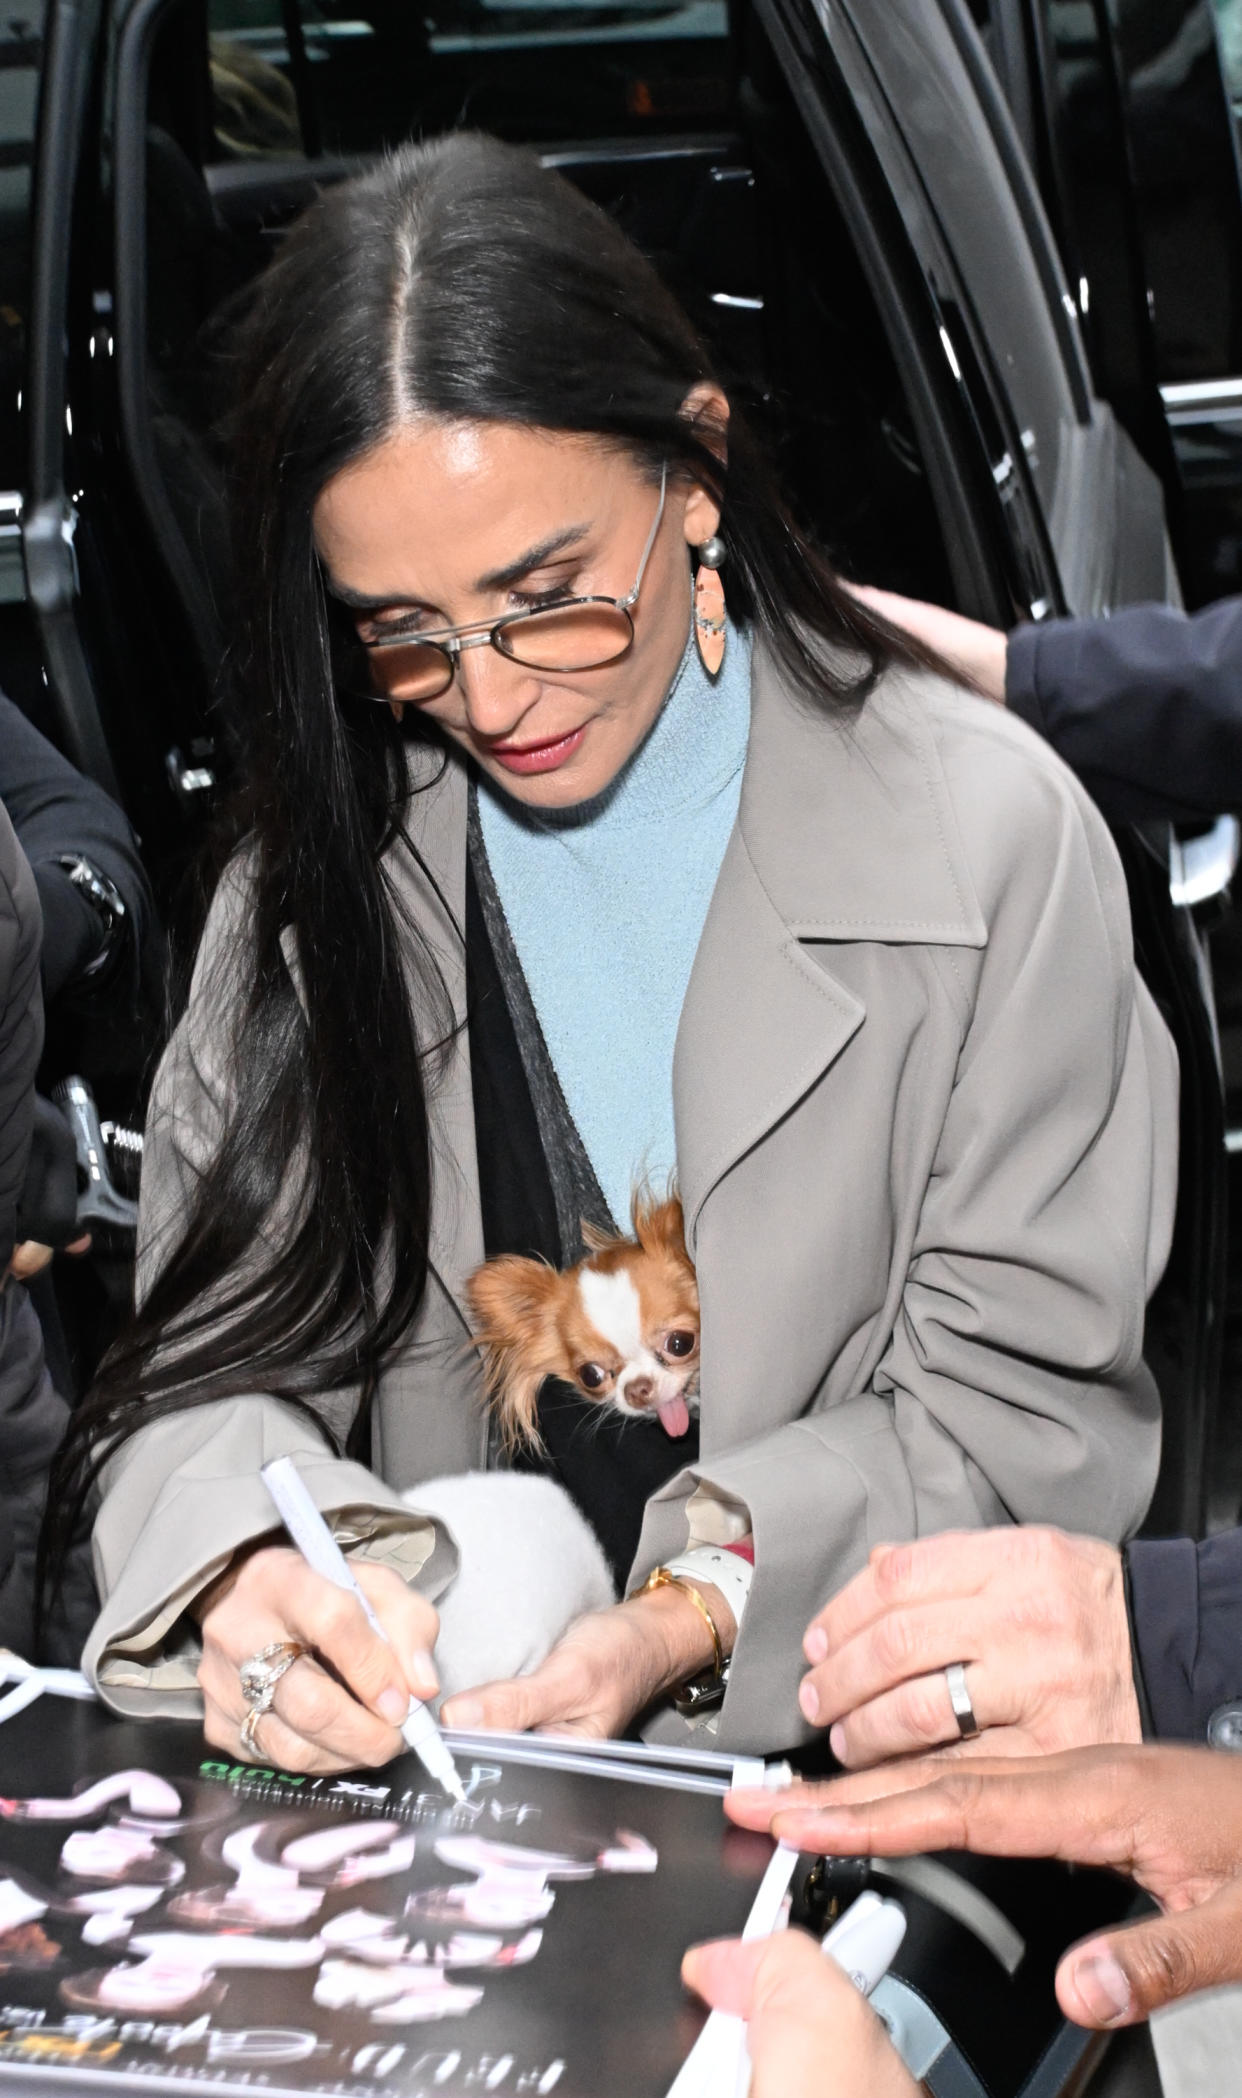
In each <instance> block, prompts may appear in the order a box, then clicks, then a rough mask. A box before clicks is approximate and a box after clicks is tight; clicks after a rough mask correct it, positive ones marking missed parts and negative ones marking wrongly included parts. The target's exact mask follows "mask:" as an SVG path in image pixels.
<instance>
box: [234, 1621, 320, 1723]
mask: <svg viewBox="0 0 1242 2098" xmlns="http://www.w3.org/2000/svg"><path fill="white" fill-rule="evenodd" d="M305 1652H306V1648H305V1647H304V1646H303V1645H302V1643H301V1641H300V1640H298V1639H277V1640H274V1641H273V1643H272V1645H271V1646H265V1647H262V1648H261V1649H260V1651H259V1652H258V1653H257V1654H251V1656H250V1659H249V1660H248V1661H243V1662H242V1665H241V1667H240V1668H239V1670H238V1674H239V1676H240V1677H241V1686H242V1696H243V1697H244V1698H245V1700H246V1703H247V1704H248V1705H249V1707H250V1710H251V1712H252V1713H254V1714H255V1716H256V1717H261V1716H262V1714H263V1713H264V1712H270V1711H271V1708H272V1700H273V1698H274V1697H275V1695H276V1685H277V1683H278V1682H279V1681H280V1679H281V1677H282V1675H287V1674H288V1672H289V1670H290V1669H291V1668H292V1666H293V1664H294V1662H295V1661H300V1660H301V1658H302V1655H303V1654H304V1653H305Z"/></svg>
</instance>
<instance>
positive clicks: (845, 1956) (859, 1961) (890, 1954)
mask: <svg viewBox="0 0 1242 2098" xmlns="http://www.w3.org/2000/svg"><path fill="white" fill-rule="evenodd" d="M905 1934H906V1912H905V1910H904V1909H903V1908H902V1906H901V1904H900V1902H896V1901H885V1899H884V1897H883V1895H880V1894H875V1893H873V1892H872V1890H871V1889H870V1888H868V1889H867V1891H866V1892H865V1893H863V1894H860V1895H859V1896H858V1899H857V1900H856V1901H853V1902H851V1903H850V1906H849V1908H848V1909H847V1910H846V1911H845V1914H844V1915H843V1916H838V1918H837V1920H836V1922H835V1923H834V1924H833V1926H832V1929H831V1930H830V1931H829V1932H828V1934H827V1936H826V1937H825V1938H823V1939H822V1940H821V1943H820V1948H819V1949H820V1951H821V1952H822V1953H824V1954H825V1956H826V1957H827V1958H828V1959H830V1960H833V1961H835V1963H836V1965H837V1966H838V1967H840V1969H841V1971H842V1973H843V1974H848V1975H849V1978H850V1980H851V1981H852V1982H853V1984H854V1987H855V1988H856V1989H857V1990H858V1992H859V1994H860V1995H862V1996H870V1994H871V1992H872V1990H873V1989H875V1988H878V1986H879V1984H880V1983H881V1982H882V1981H883V1979H884V1976H885V1975H886V1974H887V1973H888V1970H889V1968H890V1967H891V1966H892V1964H893V1961H894V1960H895V1959H896V1957H897V1951H898V1947H899V1946H900V1944H901V1941H902V1939H903V1938H904V1937H905Z"/></svg>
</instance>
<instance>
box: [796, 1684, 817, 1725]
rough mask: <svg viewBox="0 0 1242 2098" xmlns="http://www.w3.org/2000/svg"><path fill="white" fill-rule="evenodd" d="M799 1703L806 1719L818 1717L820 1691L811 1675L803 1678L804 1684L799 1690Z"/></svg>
mask: <svg viewBox="0 0 1242 2098" xmlns="http://www.w3.org/2000/svg"><path fill="white" fill-rule="evenodd" d="M798 1703H799V1704H800V1705H801V1707H802V1716H803V1718H804V1719H811V1720H814V1719H817V1718H818V1716H819V1692H818V1690H817V1689H816V1688H815V1685H814V1683H813V1682H812V1681H811V1679H810V1677H809V1676H806V1677H805V1678H804V1679H803V1682H802V1685H801V1687H800V1689H799V1691H798Z"/></svg>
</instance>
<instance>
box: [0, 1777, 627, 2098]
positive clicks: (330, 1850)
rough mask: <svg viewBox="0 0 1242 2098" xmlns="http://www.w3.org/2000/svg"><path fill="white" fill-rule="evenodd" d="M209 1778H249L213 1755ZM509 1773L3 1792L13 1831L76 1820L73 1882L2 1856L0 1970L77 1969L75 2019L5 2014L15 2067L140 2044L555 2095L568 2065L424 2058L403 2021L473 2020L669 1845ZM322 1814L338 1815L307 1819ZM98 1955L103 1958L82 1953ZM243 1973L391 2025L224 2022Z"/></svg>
mask: <svg viewBox="0 0 1242 2098" xmlns="http://www.w3.org/2000/svg"><path fill="white" fill-rule="evenodd" d="M200 1775H201V1776H204V1777H207V1778H209V1779H218V1778H220V1777H224V1776H227V1777H229V1778H232V1777H233V1771H232V1767H231V1766H228V1765H215V1764H207V1765H204V1766H203V1767H202V1770H201V1772H200ZM504 1777H505V1773H504V1772H503V1771H502V1769H501V1768H500V1767H499V1766H496V1765H490V1764H476V1765H475V1766H474V1767H473V1769H472V1770H471V1772H470V1780H469V1783H468V1785H467V1788H466V1790H467V1797H466V1801H465V1804H464V1805H457V1806H448V1805H447V1804H446V1803H445V1801H444V1800H443V1799H441V1798H439V1797H438V1796H437V1795H435V1794H434V1793H431V1794H428V1793H412V1792H405V1793H398V1792H394V1791H393V1790H392V1789H391V1788H388V1787H384V1786H376V1785H368V1784H362V1783H355V1782H354V1781H352V1780H335V1781H332V1780H328V1781H325V1780H308V1781H297V1780H294V1779H285V1780H282V1778H281V1774H280V1773H276V1772H264V1771H260V1772H258V1773H257V1774H255V1773H251V1772H249V1771H243V1772H242V1773H241V1780H242V1781H240V1782H238V1781H235V1782H231V1783H228V1784H225V1785H220V1787H219V1789H218V1790H217V1789H215V1788H213V1787H211V1786H207V1787H197V1788H194V1791H193V1796H192V1798H191V1799H190V1801H189V1802H188V1803H187V1801H186V1800H185V1799H183V1796H182V1792H181V1790H179V1789H178V1787H177V1786H176V1785H173V1784H171V1783H169V1781H168V1780H167V1779H165V1778H162V1777H159V1776H157V1775H156V1774H155V1773H154V1772H152V1771H148V1770H141V1769H132V1770H124V1771H119V1772H116V1773H114V1774H112V1775H110V1776H108V1777H105V1778H101V1779H99V1780H97V1781H96V1782H94V1783H90V1784H87V1785H86V1786H84V1787H83V1788H82V1789H81V1790H79V1791H78V1792H76V1793H74V1794H71V1795H69V1796H67V1797H64V1798H27V1799H4V1800H0V1823H8V1824H12V1825H21V1824H28V1823H30V1824H48V1825H51V1826H55V1825H57V1824H66V1825H67V1827H66V1834H65V1838H64V1841H63V1844H62V1845H61V1848H60V1852H59V1859H58V1870H57V1873H56V1878H55V1883H54V1884H50V1885H44V1884H41V1883H40V1882H39V1881H37V1880H36V1879H35V1878H34V1877H33V1876H32V1874H31V1873H30V1872H29V1871H26V1870H24V1869H22V1868H20V1867H19V1866H18V1865H16V1864H15V1863H12V1862H7V1861H3V1860H0V1972H3V1973H9V1974H18V1973H21V1972H23V1971H25V1972H40V1971H43V1972H48V1973H49V1977H50V1976H51V1974H52V1973H55V1972H57V1970H58V1969H59V1968H60V1967H61V1966H62V1965H64V1966H69V1965H71V1966H72V1971H70V1972H66V1973H63V1974H58V1977H57V1981H56V1988H57V1995H58V1997H59V2000H60V2003H61V2005H62V2006H63V2008H64V2013H65V2015H64V2016H63V2018H62V2019H61V2020H60V2022H59V2023H55V2022H49V2020H48V2018H47V2015H46V2014H45V2013H44V2012H42V2011H35V2010H32V2009H23V2007H22V2006H21V2005H10V2006H8V2007H7V2008H5V2009H4V2010H3V2012H0V2060H8V2061H13V2060H22V2061H29V2062H33V2061H36V2060H41V2061H45V2062H46V2061H49V2060H55V2061H58V2062H59V2063H61V2064H62V2065H64V2064H66V2063H68V2062H73V2061H76V2062H78V2063H79V2064H84V2063H85V2062H87V2061H89V2062H91V2063H92V2064H93V2065H95V2066H97V2067H99V2066H107V2065H108V2063H109V2062H114V2061H115V2060H116V2059H117V2056H118V2054H119V2053H124V2054H128V2053H129V2050H130V2049H132V2048H134V2047H143V2048H147V2049H150V2050H153V2051H155V2052H157V2053H159V2054H160V2055H161V2056H162V2057H163V2058H164V2060H165V2061H169V2060H173V2059H176V2058H179V2059H180V2060H181V2062H183V2063H184V2064H185V2069H184V2071H183V2072H182V2073H186V2074H189V2075H193V2074H194V2073H195V2070H194V2067H193V2066H192V2064H193V2063H197V2064H198V2065H199V2069H198V2073H199V2074H210V2073H211V2072H212V2071H216V2072H218V2071H219V2070H220V2068H221V2067H222V2066H227V2067H228V2068H229V2069H230V2070H231V2071H233V2072H235V2073H234V2074H233V2075H231V2076H230V2079H229V2080H230V2082H232V2081H235V2080H240V2081H243V2082H245V2081H248V2080H249V2079H250V2075H251V2073H252V2072H254V2071H255V2070H256V2069H257V2067H258V2065H259V2064H261V2063H273V2062H281V2063H286V2064H287V2063H289V2062H292V2061H297V2062H307V2063H313V2067H314V2087H315V2088H316V2090H318V2091H321V2092H326V2091H332V2092H337V2091H339V2092H341V2093H349V2092H351V2091H353V2090H355V2089H363V2088H367V2089H369V2088H370V2087H371V2085H372V2083H373V2081H374V2080H384V2079H387V2078H388V2077H390V2076H391V2075H392V2074H393V2073H394V2071H395V2070H396V2069H397V2068H398V2067H400V2068H401V2076H402V2082H403V2084H404V2085H405V2087H406V2089H407V2090H409V2089H410V2083H409V2081H408V2079H410V2078H412V2079H413V2084H414V2088H415V2089H421V2088H422V2087H423V2085H424V2084H425V2086H426V2088H427V2089H428V2091H431V2090H434V2089H435V2088H436V2087H437V2086H443V2085H444V2084H445V2083H447V2082H448V2081H450V2080H453V2081H454V2083H455V2085H458V2086H460V2085H461V2084H462V2083H463V2082H464V2084H465V2086H466V2087H467V2088H469V2087H472V2086H473V2085H475V2084H477V2087H478V2088H480V2089H488V2090H502V2089H503V2090H509V2091H515V2092H516V2091H545V2090H551V2089H553V2088H554V2085H555V2083H556V2082H557V2081H558V2080H559V2076H560V2072H561V2069H562V2068H563V2066H564V2065H563V2063H559V2062H556V2061H552V2062H547V2063H543V2064H539V2065H534V2064H526V2065H525V2066H522V2065H519V2063H518V2062H517V2060H516V2059H515V2058H514V2057H512V2056H505V2055H495V2054H492V2055H488V2056H485V2057H480V2058H479V2061H478V2062H477V2063H475V2064H473V2065H472V2064H471V2063H470V2062H469V2060H468V2059H467V2058H466V2057H465V2056H463V2054H462V2053H461V2051H460V2050H458V2049H452V2048H450V2049H447V2050H445V2051H443V2052H441V2053H440V2054H438V2055H437V2054H423V2055H421V2056H418V2054H417V2050H416V2049H413V2048H412V2047H411V2046H410V2045H408V2044H407V2043H405V2042H403V2041H401V2040H400V2039H399V2038H398V2037H397V2036H396V2034H395V2033H394V2032H393V2030H392V2029H393V2028H403V2027H410V2026H420V2025H425V2024H428V2023H431V2022H435V2021H439V2020H441V2019H453V2018H460V2017H463V2016H465V2015H466V2014H468V2013H469V2012H470V2011H472V2010H473V2009H475V2008H476V2006H477V2005H478V2004H479V2003H480V2002H481V2001H482V2000H483V1996H484V1991H485V1987H486V1977H487V1976H488V1975H489V1974H494V1973H511V1972H514V1971H515V1970H519V1969H521V1968H523V1967H525V1966H527V1965H529V1964H530V1963H531V1962H532V1961H533V1960H534V1959H536V1957H537V1956H538V1954H539V1951H540V1948H541V1945H542V1943H543V1936H544V1926H545V1924H546V1922H547V1919H548V1916H549V1915H550V1913H551V1911H552V1909H553V1907H554V1905H555V1903H556V1900H557V1894H558V1890H559V1889H560V1888H561V1887H563V1886H565V1885H567V1884H570V1883H574V1882H589V1881H592V1880H594V1879H596V1878H598V1877H601V1876H608V1875H616V1874H633V1873H639V1874H645V1873H652V1872H654V1871H655V1870H656V1867H657V1865H658V1855H657V1852H656V1850H655V1848H654V1847H653V1846H652V1844H651V1843H650V1842H648V1840H647V1839H646V1838H645V1837H644V1836H642V1835H640V1834H638V1833H636V1832H635V1831H633V1830H629V1829H619V1830H616V1831H615V1832H614V1833H613V1834H612V1835H611V1836H610V1837H609V1838H608V1839H607V1840H604V1841H602V1842H601V1841H600V1840H598V1838H596V1837H594V1836H592V1837H583V1836H581V1835H570V1834H568V1833H562V1834H560V1835H559V1837H554V1836H553V1833H552V1831H551V1830H550V1829H549V1828H548V1826H547V1822H548V1816H547V1814H546V1812H545V1810H544V1809H543V1808H542V1807H540V1806H537V1805H534V1804H532V1803H531V1802H528V1801H522V1800H513V1799H510V1798H505V1797H503V1796H502V1794H501V1792H500V1790H499V1787H500V1786H501V1784H502V1781H503V1780H504ZM295 1787H298V1788H299V1789H297V1790H294V1789H293V1788H295ZM286 1788H289V1789H286ZM307 1808H317V1809H319V1810H320V1813H319V1814H318V1815H317V1816H315V1817H314V1818H313V1819H308V1816H307V1813H306V1809H307ZM333 1808H335V1809H336V1810H337V1813H336V1815H334V1816H333V1817H332V1818H329V1816H328V1815H327V1814H325V1813H324V1812H323V1810H324V1809H333ZM341 1808H345V1809H347V1813H346V1814H345V1815H341V1814H340V1811H339V1810H340V1809H341ZM359 1810H361V1811H359ZM536 1838H537V1839H538V1840H537V1841H536ZM416 1858H417V1860H418V1865H419V1870H418V1872H417V1873H415V1870H414V1868H415V1860H416ZM429 1868H430V1876H429ZM330 1896H333V1897H336V1899H334V1900H329V1897H330ZM84 1949H89V1952H90V1953H94V1954H97V1955H98V1958H97V1960H96V1962H95V1963H94V1964H89V1965H86V1966H85V1967H83V1966H81V1965H80V1964H79V1961H80V1957H81V1954H82V1951H83V1950H84ZM70 1951H71V1952H72V1955H73V1957H72V1959H71V1958H70V1957H69V1954H70ZM243 1970H247V1971H250V1972H253V1971H255V1970H263V1971H266V1972H268V1973H271V1974H273V1975H276V1974H296V1973H303V1974H305V1977H306V1982H307V1984H308V1996H309V2003H310V2004H314V2005H316V2006H318V2007H320V2008H321V2009H322V2010H324V2011H326V2012H334V2013H340V2012H348V2013H352V2014H354V2016H355V2017H362V2018H364V2019H365V2020H366V2021H367V2022H368V2023H369V2024H370V2025H372V2026H373V2027H377V2028H381V2030H382V2032H387V2034H388V2037H387V2038H384V2037H381V2038H379V2039H377V2040H376V2041H374V2042H371V2043H368V2044H366V2045H364V2046H361V2047H360V2046H358V2045H357V2044H355V2043H354V2042H350V2043H349V2044H348V2045H346V2046H341V2045H340V2044H339V2042H338V2041H335V2040H331V2039H325V2038H324V2037H323V2036H322V2034H321V2033H320V2032H319V2031H318V2030H317V2029H316V2028H315V2027H314V2025H308V2027H307V2029H305V2030H303V2029H301V2028H299V2027H294V2026H290V2027H270V2028H259V2027H250V2028H240V2027H237V2028H227V2027H223V2026H220V2025H217V2024H216V2023H215V2022H214V2019H213V2014H214V2013H215V2012H216V2011H218V2010H219V2008H220V2006H221V2005H222V2004H223V2003H224V2002H225V2000H226V1998H227V1995H228V1990H229V1982H230V1978H231V1977H233V1976H235V1975H238V1974H240V1973H241V1972H242V1971H243ZM308 2008H309V2004H308ZM416 2056H417V2058H416ZM424 2064H425V2066H424ZM256 2080H258V2081H260V2082H261V2081H263V2080H264V2079H263V2077H262V2075H261V2074H259V2075H258V2077H257V2079H256Z"/></svg>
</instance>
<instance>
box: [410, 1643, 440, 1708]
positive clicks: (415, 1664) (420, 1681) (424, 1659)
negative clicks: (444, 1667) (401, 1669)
mask: <svg viewBox="0 0 1242 2098" xmlns="http://www.w3.org/2000/svg"><path fill="white" fill-rule="evenodd" d="M405 1672H406V1674H407V1676H408V1677H409V1679H410V1681H411V1683H413V1685H414V1688H415V1690H416V1691H417V1692H418V1695H419V1696H420V1697H434V1696H435V1694H436V1692H437V1690H438V1689H439V1687H440V1678H439V1676H438V1675H437V1674H436V1664H435V1662H434V1661H433V1660H432V1658H431V1655H430V1654H429V1653H427V1652H426V1651H425V1649H424V1648H422V1647H419V1648H418V1649H417V1651H416V1652H414V1653H412V1654H411V1655H410V1658H409V1660H408V1662H407V1663H406V1671H405Z"/></svg>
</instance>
